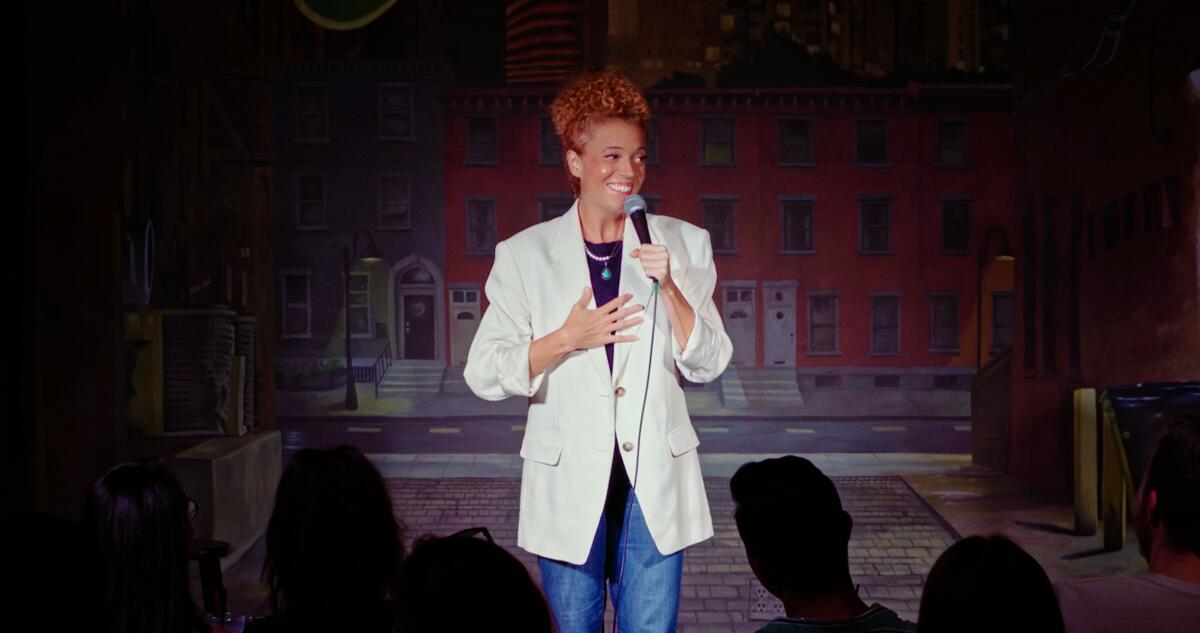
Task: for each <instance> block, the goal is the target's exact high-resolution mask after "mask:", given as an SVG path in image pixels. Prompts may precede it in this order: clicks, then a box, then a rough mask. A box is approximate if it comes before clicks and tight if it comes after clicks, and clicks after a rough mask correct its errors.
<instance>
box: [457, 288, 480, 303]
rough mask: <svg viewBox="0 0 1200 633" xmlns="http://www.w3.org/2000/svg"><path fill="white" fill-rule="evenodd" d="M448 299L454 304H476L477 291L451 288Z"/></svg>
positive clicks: (477, 299) (477, 300)
mask: <svg viewBox="0 0 1200 633" xmlns="http://www.w3.org/2000/svg"><path fill="white" fill-rule="evenodd" d="M450 301H451V303H453V304H455V305H478V304H479V292H478V291H475V290H451V291H450Z"/></svg>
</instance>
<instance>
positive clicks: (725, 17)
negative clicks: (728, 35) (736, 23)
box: [721, 13, 733, 31]
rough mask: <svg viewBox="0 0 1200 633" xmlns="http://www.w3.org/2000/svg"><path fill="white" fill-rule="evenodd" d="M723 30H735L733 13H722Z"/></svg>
mask: <svg viewBox="0 0 1200 633" xmlns="http://www.w3.org/2000/svg"><path fill="white" fill-rule="evenodd" d="M721 30H722V31H732V30H733V14H732V13H722V14H721Z"/></svg>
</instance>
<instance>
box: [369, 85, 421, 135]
mask: <svg viewBox="0 0 1200 633" xmlns="http://www.w3.org/2000/svg"><path fill="white" fill-rule="evenodd" d="M395 89H407V90H408V135H407V136H405V135H400V134H387V133H385V132H384V125H383V122H384V120H385V119H386V118H387V116H388V115H394V114H396V113H394V112H386V111H385V110H384V107H383V101H384V99H383V95H384V92H385V91H387V90H395ZM378 97H379V139H380V140H382V141H412V140H416V120H415V119H414V117H413V101H414V98H413V85H412V84H409V83H381V84H379V86H378Z"/></svg>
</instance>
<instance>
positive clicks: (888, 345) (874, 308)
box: [871, 294, 900, 356]
mask: <svg viewBox="0 0 1200 633" xmlns="http://www.w3.org/2000/svg"><path fill="white" fill-rule="evenodd" d="M899 353H900V296H899V295H894V294H880V295H873V296H872V297H871V354H872V355H874V356H892V355H896V354H899Z"/></svg>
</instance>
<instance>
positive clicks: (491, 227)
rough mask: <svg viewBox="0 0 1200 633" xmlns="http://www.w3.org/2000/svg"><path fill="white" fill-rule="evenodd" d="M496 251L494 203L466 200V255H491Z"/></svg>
mask: <svg viewBox="0 0 1200 633" xmlns="http://www.w3.org/2000/svg"><path fill="white" fill-rule="evenodd" d="M495 250H496V201H495V200H494V199H492V198H475V199H472V200H467V253H469V254H472V255H491V254H492V253H494V252H495Z"/></svg>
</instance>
